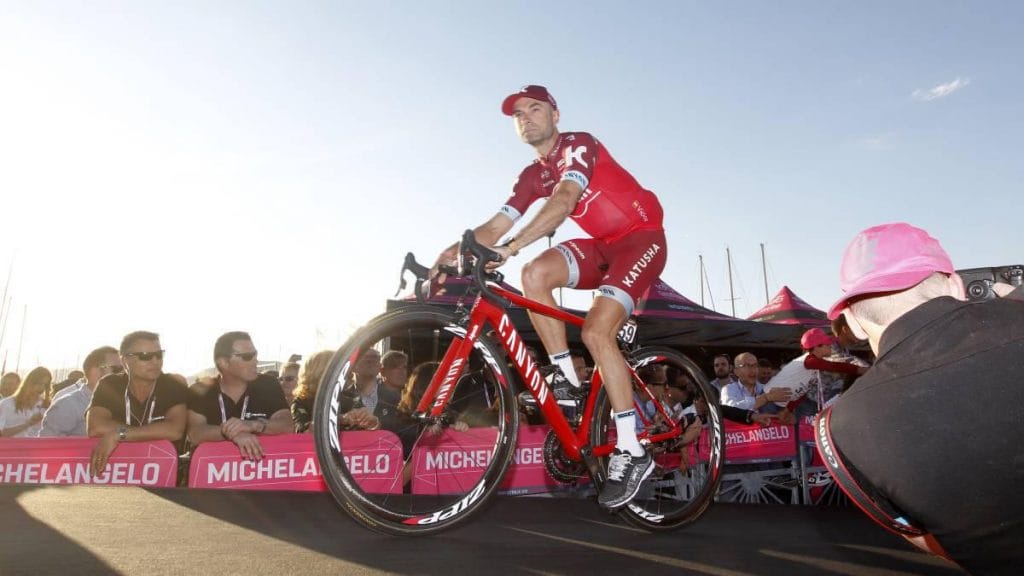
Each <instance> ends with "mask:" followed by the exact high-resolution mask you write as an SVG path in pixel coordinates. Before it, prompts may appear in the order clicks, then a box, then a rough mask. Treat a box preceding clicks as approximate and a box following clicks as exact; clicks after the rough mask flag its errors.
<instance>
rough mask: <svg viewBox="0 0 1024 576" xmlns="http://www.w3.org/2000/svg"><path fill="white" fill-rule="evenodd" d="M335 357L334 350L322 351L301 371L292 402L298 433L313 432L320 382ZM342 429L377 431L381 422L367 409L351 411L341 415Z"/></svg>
mask: <svg viewBox="0 0 1024 576" xmlns="http://www.w3.org/2000/svg"><path fill="white" fill-rule="evenodd" d="M333 356H334V351H333V350H321V351H319V352H317V353H315V354H313V355H312V356H310V357H309V358H308V359H306V363H305V364H303V365H302V368H301V369H300V370H299V384H298V386H296V388H295V398H294V400H292V406H291V410H292V422H294V423H295V431H296V432H312V431H313V430H312V426H313V403H314V402H315V401H316V391H317V389H318V388H319V387H320V380H321V379H322V378H323V377H324V372H326V371H327V365H328V364H330V363H331V358H332V357H333ZM340 424H341V427H342V428H345V429H355V430H376V429H377V428H380V420H378V419H377V417H376V416H374V415H373V413H372V412H370V411H369V410H367V409H365V408H356V409H354V410H349V411H347V412H345V413H344V414H342V415H341V423H340Z"/></svg>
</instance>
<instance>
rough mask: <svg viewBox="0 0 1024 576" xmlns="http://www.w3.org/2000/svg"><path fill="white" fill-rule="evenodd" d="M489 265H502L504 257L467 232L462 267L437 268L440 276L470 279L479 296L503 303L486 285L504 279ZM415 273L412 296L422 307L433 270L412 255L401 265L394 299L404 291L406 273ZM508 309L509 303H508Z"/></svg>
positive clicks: (462, 247) (460, 258)
mask: <svg viewBox="0 0 1024 576" xmlns="http://www.w3.org/2000/svg"><path fill="white" fill-rule="evenodd" d="M466 256H472V257H473V258H472V261H470V259H467V258H465V257H466ZM490 262H501V255H500V254H498V253H497V252H495V251H494V250H491V249H490V248H488V247H487V246H484V245H483V244H481V243H479V242H477V240H476V235H475V234H473V231H472V230H466V231H465V232H464V233H463V234H462V242H461V243H460V247H459V263H458V266H456V267H452V266H447V265H444V264H442V265H440V266H438V272H440V273H442V274H447V275H450V276H463V277H471V278H472V279H473V282H474V284H475V285H476V286H477V288H479V289H480V292H481V293H482V294H483V295H484V296H485V297H487V298H488V299H489V300H491V301H503V300H504V299H503V298H501V297H500V296H497V295H496V294H494V293H493V292H491V290H490V289H489V288H488V287H487V281H488V280H490V281H492V282H501V281H502V279H503V278H504V277H503V276H502V274H501V273H500V272H488V271H487V264H488V263H490ZM407 270H408V271H409V272H412V274H413V276H414V277H415V278H416V281H415V286H414V289H413V293H414V294H415V295H416V300H417V301H418V302H419V303H421V304H422V303H424V302H426V299H427V298H426V292H427V290H429V284H427V290H424V283H427V282H429V281H431V280H433V278H431V277H430V268H428V267H427V266H424V265H423V264H420V263H419V262H417V261H416V256H415V255H413V253H412V252H409V253H407V254H406V255H405V261H404V262H403V263H402V271H401V272H400V273H399V276H398V290H397V291H396V292H395V296H398V294H399V293H401V292H402V290H405V288H406V283H405V272H406V271H407ZM506 305H507V303H506Z"/></svg>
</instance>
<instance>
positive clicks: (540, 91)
mask: <svg viewBox="0 0 1024 576" xmlns="http://www.w3.org/2000/svg"><path fill="white" fill-rule="evenodd" d="M520 98H533V99H534V100H540V101H541V102H547V103H548V104H551V107H552V108H554V109H555V110H558V104H556V103H555V97H554V96H552V95H551V93H550V92H548V89H547V88H545V87H543V86H537V85H535V84H530V85H529V86H523V87H522V88H520V89H519V92H516V93H515V94H512V95H510V96H508V97H507V98H505V100H504V101H503V102H502V103H501V112H502V114H504V115H505V116H511V115H512V112H513V109H512V108H513V107H514V106H515V105H516V100H519V99H520Z"/></svg>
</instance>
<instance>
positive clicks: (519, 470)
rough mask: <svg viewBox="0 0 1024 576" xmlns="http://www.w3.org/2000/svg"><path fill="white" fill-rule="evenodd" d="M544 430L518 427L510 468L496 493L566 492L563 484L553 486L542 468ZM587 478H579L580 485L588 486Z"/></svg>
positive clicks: (553, 482) (534, 427)
mask: <svg viewBox="0 0 1024 576" xmlns="http://www.w3.org/2000/svg"><path fill="white" fill-rule="evenodd" d="M548 430H550V428H549V427H548V426H520V427H519V439H518V440H517V441H516V451H515V453H514V454H513V455H512V465H511V466H509V468H508V473H506V474H505V481H504V482H502V484H501V488H500V491H501V493H502V494H506V495H519V494H541V493H544V492H555V491H558V490H565V489H567V485H566V484H562V483H561V482H556V481H555V480H554V479H553V478H551V476H550V475H549V474H548V471H547V467H546V466H545V465H544V440H545V439H546V438H547V436H548ZM589 481H590V479H589V476H586V475H584V476H583V477H582V478H580V483H581V484H585V483H587V482H589Z"/></svg>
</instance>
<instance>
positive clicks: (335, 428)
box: [313, 306, 519, 536]
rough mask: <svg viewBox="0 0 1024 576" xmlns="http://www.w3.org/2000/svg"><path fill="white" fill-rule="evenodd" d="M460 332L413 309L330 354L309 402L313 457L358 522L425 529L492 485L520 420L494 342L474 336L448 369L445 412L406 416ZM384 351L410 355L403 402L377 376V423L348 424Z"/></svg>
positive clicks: (484, 497)
mask: <svg viewBox="0 0 1024 576" xmlns="http://www.w3.org/2000/svg"><path fill="white" fill-rule="evenodd" d="M464 336H465V331H464V330H463V329H462V328H460V327H459V326H457V325H455V324H453V322H452V317H451V316H450V315H448V314H443V313H441V312H439V311H437V310H436V309H433V308H430V307H427V306H424V307H414V308H409V309H405V310H399V311H397V312H392V313H389V314H385V315H383V316H380V317H378V318H376V319H375V320H373V321H371V322H370V323H369V324H367V325H366V326H365V327H363V328H362V329H360V330H359V331H358V332H357V333H356V334H355V335H354V336H353V337H352V338H350V339H349V341H348V342H346V343H345V344H344V345H343V346H342V347H341V348H340V349H339V350H338V351H337V352H336V353H335V355H334V357H333V359H332V360H331V363H330V365H329V366H328V368H327V371H326V373H325V374H324V377H323V379H322V380H321V382H320V387H319V390H318V393H317V399H316V405H315V408H314V416H313V433H314V436H315V438H316V449H317V456H318V457H319V460H320V466H321V471H322V473H323V476H324V480H325V482H326V483H327V486H328V488H329V489H330V491H331V494H332V495H333V496H334V498H335V500H336V501H337V502H338V504H339V505H340V506H341V508H342V509H344V510H345V511H346V512H348V514H349V515H350V516H352V518H354V519H355V520H356V521H357V522H359V523H360V524H363V525H364V526H366V527H368V528H371V529H373V530H377V531H380V532H384V533H387V534H396V535H406V536H407V535H420V534H430V533H434V532H437V531H439V530H443V529H446V528H450V527H453V526H455V525H457V524H459V523H461V522H464V521H466V520H468V519H470V518H471V517H472V516H473V515H474V514H476V513H477V512H478V511H479V510H480V509H481V508H482V507H483V506H484V504H486V503H487V502H488V500H489V499H490V498H491V497H492V496H493V495H494V494H495V493H496V492H497V491H498V489H499V487H500V485H501V480H502V477H503V475H504V473H505V470H506V469H507V468H508V466H509V463H510V460H511V458H512V453H513V448H514V446H515V440H516V434H517V431H518V426H519V420H518V417H517V408H516V400H515V396H514V394H513V393H512V390H511V379H510V377H509V372H508V368H507V366H506V365H505V364H504V363H503V362H502V359H503V356H502V355H501V354H500V350H499V349H498V347H497V346H495V344H494V343H493V342H491V341H490V340H489V339H487V338H486V337H483V336H482V337H480V338H479V339H478V340H477V341H476V343H475V345H474V349H473V351H472V352H471V354H470V357H469V358H468V361H466V362H463V363H456V364H453V367H452V369H451V370H449V371H448V373H447V374H445V375H444V377H445V383H444V385H442V387H441V390H439V392H438V394H437V396H438V397H440V396H442V395H445V394H447V397H448V403H447V408H446V409H445V413H444V415H443V416H442V417H441V418H438V419H427V420H424V419H420V418H414V417H413V416H412V415H411V412H413V410H414V409H415V407H416V404H417V403H418V401H419V399H420V396H422V394H423V393H424V391H425V388H426V385H427V384H429V382H430V379H431V377H432V376H433V374H434V372H436V370H437V367H438V363H440V361H441V360H442V358H443V357H444V355H445V353H446V352H447V351H448V348H449V347H450V346H451V345H452V343H453V342H454V341H455V340H456V339H461V338H462V337H464ZM389 350H401V351H403V352H405V354H406V355H407V356H408V357H409V366H410V368H411V371H412V376H411V377H410V382H409V384H407V385H406V387H405V390H404V391H403V394H404V397H406V400H405V401H404V402H397V401H396V400H395V398H397V396H396V395H395V394H394V393H386V392H387V391H386V390H383V389H382V388H383V386H384V384H378V386H377V398H376V400H377V403H378V405H377V406H376V408H375V410H374V413H375V414H377V415H378V416H379V420H380V423H381V428H380V429H379V430H358V429H353V428H352V427H351V424H349V425H346V422H349V423H351V422H352V421H353V420H354V418H353V417H348V416H347V415H351V414H353V412H351V410H352V409H353V406H355V407H358V406H359V403H360V402H363V401H365V397H364V396H363V395H362V394H363V393H365V391H366V390H368V389H369V387H368V386H367V385H366V382H367V380H368V379H369V380H372V379H373V378H375V371H376V370H377V369H379V368H380V366H379V364H378V359H377V358H378V354H383V353H384V352H386V351H389ZM370 351H375V352H376V353H369V352H370ZM370 364H372V366H371V365H370ZM449 377H450V382H449ZM446 386H448V387H447V388H446ZM394 404H398V405H394Z"/></svg>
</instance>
